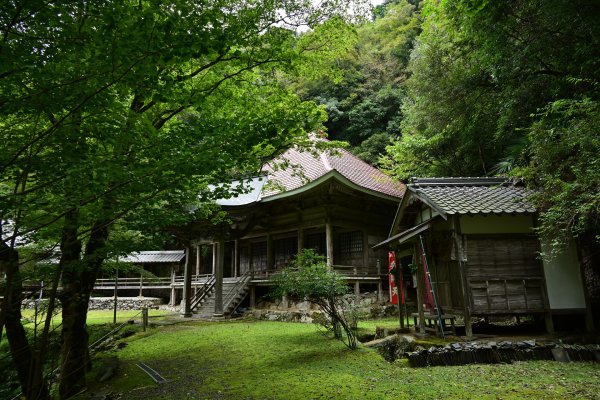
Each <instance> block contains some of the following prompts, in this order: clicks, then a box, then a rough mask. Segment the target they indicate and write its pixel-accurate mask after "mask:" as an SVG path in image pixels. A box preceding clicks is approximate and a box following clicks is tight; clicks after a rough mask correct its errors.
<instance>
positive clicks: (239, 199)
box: [216, 176, 267, 206]
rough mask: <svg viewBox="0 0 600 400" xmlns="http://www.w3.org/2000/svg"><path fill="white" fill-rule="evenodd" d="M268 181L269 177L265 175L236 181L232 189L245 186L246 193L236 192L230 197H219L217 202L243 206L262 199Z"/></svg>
mask: <svg viewBox="0 0 600 400" xmlns="http://www.w3.org/2000/svg"><path fill="white" fill-rule="evenodd" d="M266 182H267V178H266V177H264V176H259V177H254V178H250V179H245V180H243V181H234V182H232V183H231V185H230V187H231V188H232V189H236V188H244V189H245V190H244V193H240V194H236V195H233V196H231V197H229V198H222V199H218V200H217V201H216V202H217V204H218V205H220V206H243V205H246V204H251V203H255V202H257V201H258V200H259V199H260V195H261V192H262V190H263V187H264V186H265V183H266Z"/></svg>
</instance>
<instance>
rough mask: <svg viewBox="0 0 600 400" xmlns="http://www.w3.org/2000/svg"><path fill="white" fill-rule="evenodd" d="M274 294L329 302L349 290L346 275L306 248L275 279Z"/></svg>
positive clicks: (296, 298) (315, 301)
mask: <svg viewBox="0 0 600 400" xmlns="http://www.w3.org/2000/svg"><path fill="white" fill-rule="evenodd" d="M273 283H274V289H273V292H272V293H273V295H274V296H277V297H281V296H283V295H285V296H288V297H289V298H291V299H294V300H304V299H308V300H310V301H312V302H314V303H317V304H318V303H321V302H323V301H325V302H327V301H329V300H330V299H334V298H336V297H338V296H342V295H344V294H346V293H347V292H348V287H347V285H346V283H345V280H344V277H343V276H341V275H340V274H338V273H336V272H335V271H334V270H333V269H332V268H331V267H329V266H328V265H327V263H326V262H325V258H324V257H323V256H321V255H318V254H317V253H316V252H315V251H314V250H312V249H303V250H302V251H301V252H299V253H298V255H297V256H296V257H295V258H294V259H293V260H292V261H291V262H290V264H289V266H287V267H286V268H284V269H283V270H282V271H281V273H279V274H277V275H276V276H275V277H274V279H273Z"/></svg>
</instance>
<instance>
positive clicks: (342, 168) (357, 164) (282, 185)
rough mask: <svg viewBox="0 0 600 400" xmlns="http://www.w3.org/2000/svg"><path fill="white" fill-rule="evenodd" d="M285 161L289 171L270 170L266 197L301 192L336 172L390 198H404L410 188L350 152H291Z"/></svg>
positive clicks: (282, 158) (264, 193)
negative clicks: (297, 190) (307, 185)
mask: <svg viewBox="0 0 600 400" xmlns="http://www.w3.org/2000/svg"><path fill="white" fill-rule="evenodd" d="M281 160H285V161H287V162H289V164H290V166H289V167H288V168H286V169H276V170H274V169H272V168H271V169H270V171H269V172H270V173H269V181H270V182H271V183H272V184H271V185H270V186H269V188H268V189H265V191H263V198H268V197H270V196H274V195H276V194H279V193H282V192H289V191H291V190H295V189H299V188H301V187H302V186H304V185H306V184H308V183H310V182H312V181H314V180H316V179H319V178H321V177H323V176H325V175H327V174H329V173H331V172H332V171H335V172H337V173H339V174H340V175H342V176H343V177H344V178H346V179H348V180H349V181H350V182H352V183H354V184H355V185H358V186H360V187H362V188H364V189H367V190H370V191H374V192H378V193H381V194H384V195H387V196H392V197H396V198H400V197H402V196H403V195H404V191H405V189H406V187H405V186H404V184H402V183H401V182H398V181H394V180H393V179H392V178H390V177H389V176H387V175H385V174H384V173H383V172H381V171H380V170H378V169H377V168H375V167H373V166H371V165H369V164H367V163H366V162H364V161H362V160H361V159H359V158H358V157H356V156H354V155H353V154H351V153H350V152H348V151H346V150H337V151H336V152H334V153H330V152H321V153H319V154H318V155H314V154H311V153H309V152H301V151H298V150H297V149H290V150H288V151H286V152H285V153H284V154H283V155H282V156H281V158H280V160H279V161H281ZM298 167H299V168H298Z"/></svg>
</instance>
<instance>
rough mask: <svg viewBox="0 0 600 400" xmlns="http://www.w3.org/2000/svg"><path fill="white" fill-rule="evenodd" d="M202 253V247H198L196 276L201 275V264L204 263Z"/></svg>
mask: <svg viewBox="0 0 600 400" xmlns="http://www.w3.org/2000/svg"><path fill="white" fill-rule="evenodd" d="M201 253H202V251H201V247H200V245H199V244H198V245H196V275H200V264H201V262H202V257H201V256H200V254H201Z"/></svg>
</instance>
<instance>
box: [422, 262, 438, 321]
mask: <svg viewBox="0 0 600 400" xmlns="http://www.w3.org/2000/svg"><path fill="white" fill-rule="evenodd" d="M426 262H427V260H426V259H425V254H423V253H421V263H422V264H423V276H424V277H425V293H424V294H425V308H427V309H428V310H434V309H435V303H434V301H433V295H432V292H431V284H430V282H429V274H428V273H427V265H426V264H425V263H426Z"/></svg>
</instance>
